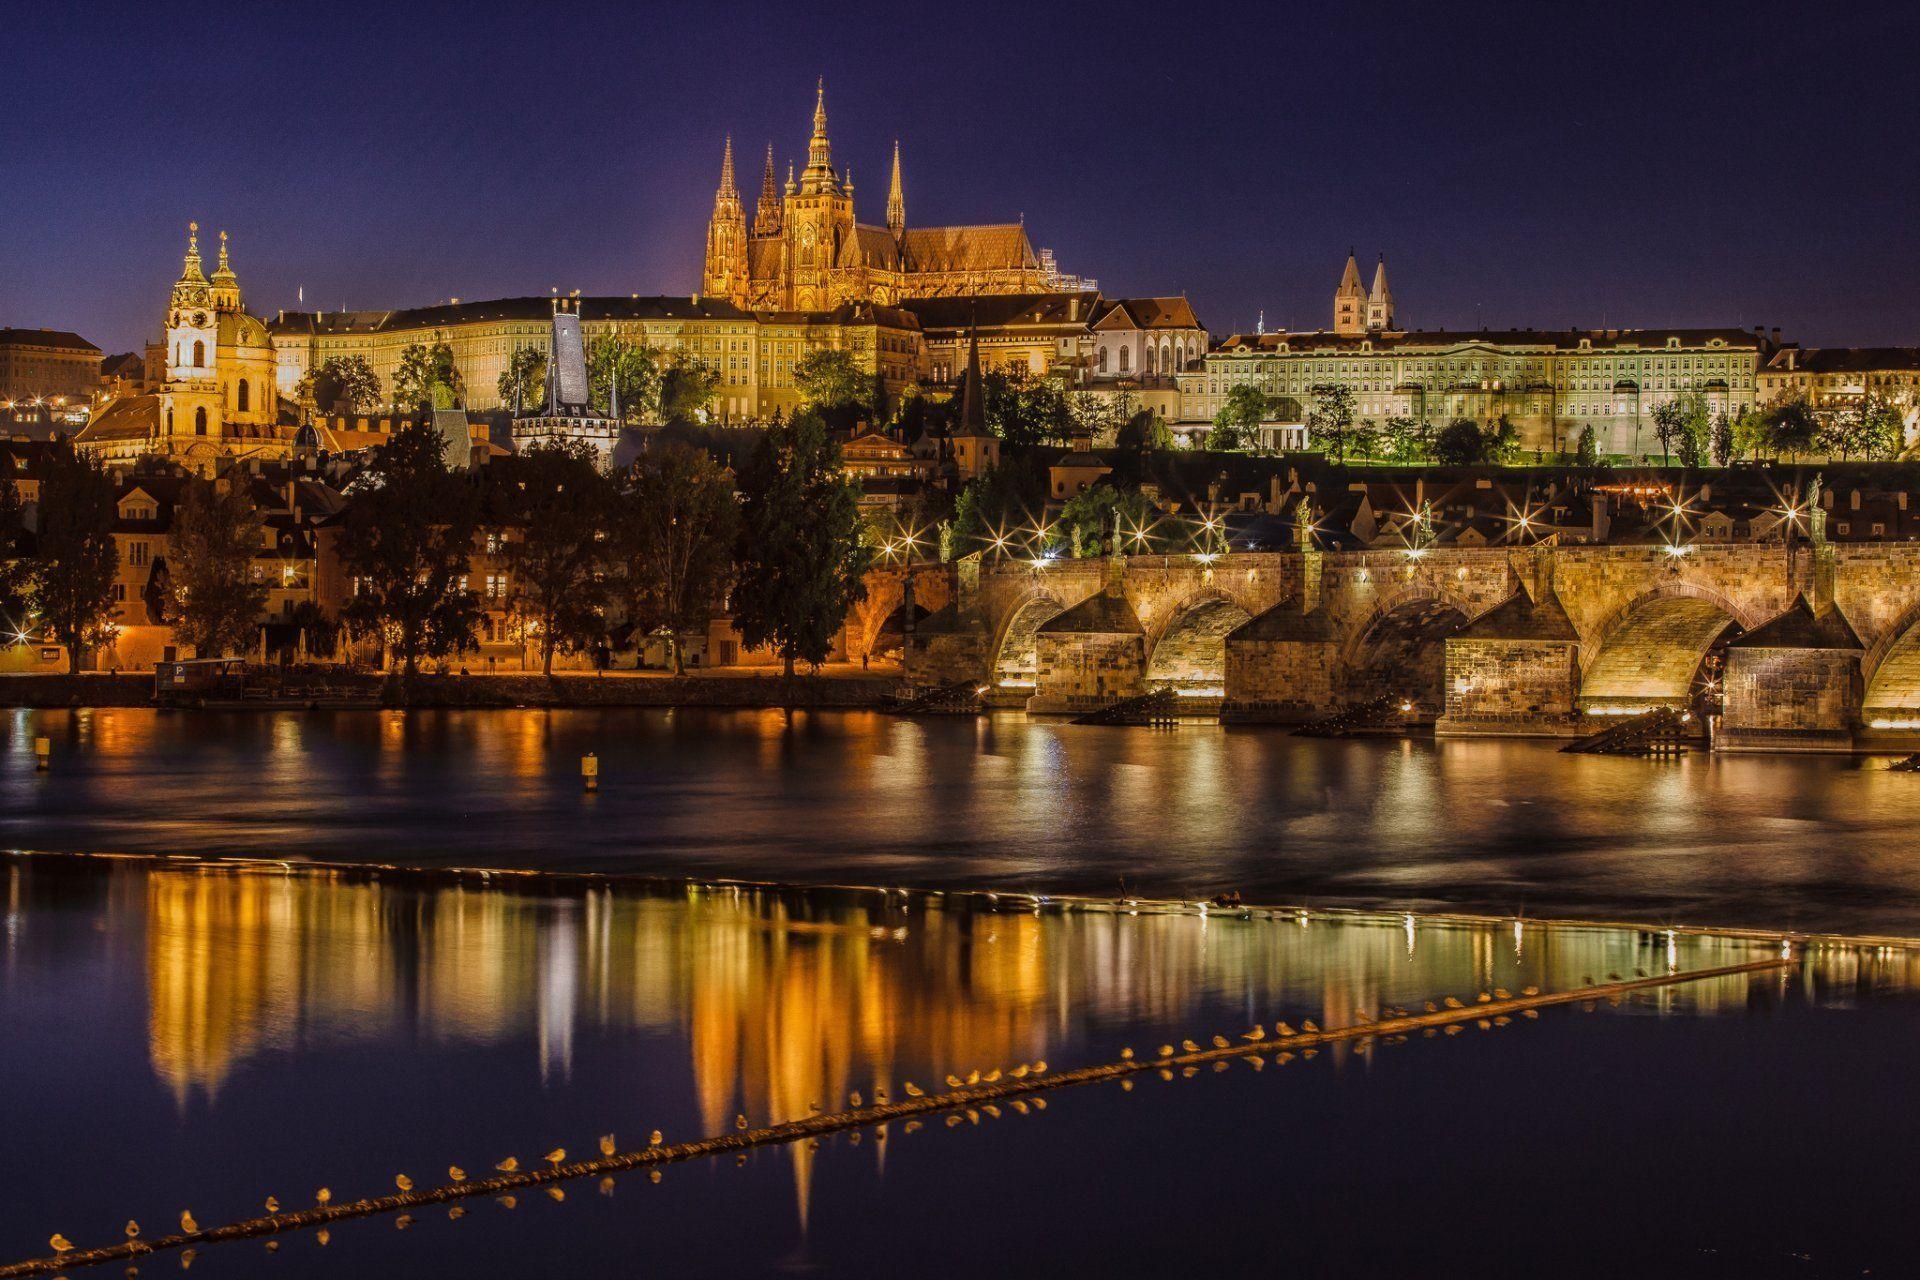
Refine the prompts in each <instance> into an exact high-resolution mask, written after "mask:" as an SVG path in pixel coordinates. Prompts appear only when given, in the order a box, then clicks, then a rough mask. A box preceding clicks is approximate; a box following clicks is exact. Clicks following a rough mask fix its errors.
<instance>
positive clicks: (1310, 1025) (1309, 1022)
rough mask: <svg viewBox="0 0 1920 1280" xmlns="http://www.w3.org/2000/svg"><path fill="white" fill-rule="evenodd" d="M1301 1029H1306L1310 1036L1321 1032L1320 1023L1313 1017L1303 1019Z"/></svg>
mask: <svg viewBox="0 0 1920 1280" xmlns="http://www.w3.org/2000/svg"><path fill="white" fill-rule="evenodd" d="M1300 1029H1301V1030H1302V1031H1305V1032H1306V1033H1307V1034H1308V1035H1310V1036H1316V1035H1319V1034H1320V1025H1319V1024H1318V1023H1316V1022H1315V1021H1314V1020H1313V1019H1312V1018H1306V1019H1303V1020H1302V1021H1301V1023H1300Z"/></svg>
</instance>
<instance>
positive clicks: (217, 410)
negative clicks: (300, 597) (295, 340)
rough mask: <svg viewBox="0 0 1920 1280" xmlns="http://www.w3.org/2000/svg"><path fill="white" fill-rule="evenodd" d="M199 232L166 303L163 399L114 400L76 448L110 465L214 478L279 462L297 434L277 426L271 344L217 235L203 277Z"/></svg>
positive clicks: (191, 237) (193, 231) (192, 227)
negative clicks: (148, 460) (168, 463)
mask: <svg viewBox="0 0 1920 1280" xmlns="http://www.w3.org/2000/svg"><path fill="white" fill-rule="evenodd" d="M199 229H200V228H199V224H198V223H192V224H189V225H188V228H187V254H186V261H185V263H184V265H183V266H182V268H181V271H180V279H179V280H178V281H176V282H175V283H174V286H173V293H172V296H171V297H170V298H169V299H168V305H167V324H166V333H165V336H164V338H163V340H162V343H161V348H162V357H163V358H164V360H165V362H166V365H165V371H164V381H162V382H161V384H160V389H159V390H158V391H157V392H151V393H140V394H133V395H122V396H117V397H115V398H114V399H112V400H109V401H108V402H106V403H105V404H103V405H102V406H100V408H99V409H97V410H96V411H95V412H94V414H93V416H92V417H91V418H90V419H88V421H87V425H86V426H85V427H84V428H82V429H81V431H80V434H79V435H78V436H76V437H75V438H74V443H75V444H76V445H78V446H79V447H80V448H81V449H83V450H86V451H88V452H90V453H93V454H95V455H96V456H98V457H101V458H103V459H106V460H107V461H131V460H133V459H134V458H138V457H142V456H147V455H158V456H160V457H165V458H172V459H175V460H177V461H179V462H181V463H183V464H185V465H186V466H189V467H191V468H193V469H194V470H196V471H200V472H202V473H205V474H211V473H212V472H213V471H215V470H217V469H218V467H219V466H220V465H221V464H222V463H223V462H225V461H226V460H229V459H234V458H280V457H285V456H286V454H287V452H288V451H289V449H290V448H291V445H292V441H293V431H294V427H293V425H292V424H290V423H289V424H282V423H281V421H280V407H279V397H278V395H277V394H276V393H275V389H274V349H273V340H272V339H271V338H270V337H269V336H268V335H267V327H266V326H265V325H264V324H262V323H261V322H260V321H259V320H258V319H257V318H255V317H254V316H251V315H249V314H248V313H247V310H246V307H245V305H244V304H243V302H242V300H241V296H240V281H239V279H238V277H236V276H235V275H234V271H233V264H232V262H231V260H230V259H229V258H228V255H227V233H226V232H224V231H223V232H221V233H220V261H219V264H218V266H217V267H216V268H215V269H214V273H213V276H212V278H211V279H209V278H208V277H207V275H206V274H205V273H204V272H203V271H202V270H201V265H200V237H199Z"/></svg>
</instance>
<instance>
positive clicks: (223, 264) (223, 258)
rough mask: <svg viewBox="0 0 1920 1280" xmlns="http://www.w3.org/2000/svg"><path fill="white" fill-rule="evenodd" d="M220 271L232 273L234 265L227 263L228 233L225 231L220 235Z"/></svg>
mask: <svg viewBox="0 0 1920 1280" xmlns="http://www.w3.org/2000/svg"><path fill="white" fill-rule="evenodd" d="M220 269H221V270H222V271H231V270H232V269H233V267H232V265H231V264H229V263H228V261H227V233H226V232H224V231H222V232H221V233H220Z"/></svg>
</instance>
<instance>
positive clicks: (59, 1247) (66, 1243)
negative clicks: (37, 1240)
mask: <svg viewBox="0 0 1920 1280" xmlns="http://www.w3.org/2000/svg"><path fill="white" fill-rule="evenodd" d="M47 1243H48V1244H50V1245H52V1246H53V1251H54V1252H55V1253H66V1252H68V1251H69V1250H71V1249H72V1248H73V1241H71V1240H69V1239H67V1238H66V1237H65V1236H63V1235H61V1234H60V1233H59V1232H58V1231H56V1232H54V1233H53V1236H52V1238H51V1239H49V1240H48V1241H47Z"/></svg>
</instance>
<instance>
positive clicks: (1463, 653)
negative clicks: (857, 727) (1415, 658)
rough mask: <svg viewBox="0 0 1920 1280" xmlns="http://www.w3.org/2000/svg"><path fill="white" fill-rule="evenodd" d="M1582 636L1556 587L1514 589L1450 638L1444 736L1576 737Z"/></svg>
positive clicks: (1439, 728) (1439, 732)
mask: <svg viewBox="0 0 1920 1280" xmlns="http://www.w3.org/2000/svg"><path fill="white" fill-rule="evenodd" d="M1579 696H1580V636H1579V633H1578V632H1576V631H1575V630H1574V629H1573V623H1572V622H1571V621H1569V620H1568V618H1567V611H1566V610H1565V609H1563V608H1562V607H1561V606H1560V601H1559V600H1558V599H1557V598H1556V597H1555V596H1554V595H1553V593H1552V589H1551V588H1548V589H1547V591H1546V593H1545V594H1544V595H1543V596H1542V597H1541V599H1539V600H1538V601H1536V600H1535V599H1534V598H1533V597H1532V596H1531V595H1529V594H1528V592H1527V591H1526V590H1524V589H1523V590H1521V591H1518V592H1516V593H1514V595H1513V598H1512V599H1510V600H1508V601H1507V602H1506V603H1505V604H1501V605H1496V606H1495V607H1494V608H1492V609H1490V610H1489V611H1487V612H1486V613H1484V614H1482V615H1480V617H1479V618H1477V619H1475V620H1474V621H1473V622H1470V623H1468V624H1467V625H1466V626H1465V627H1463V628H1461V629H1460V630H1459V631H1457V632H1455V633H1454V634H1453V635H1452V636H1449V637H1448V638H1447V674H1446V710H1445V712H1444V713H1443V714H1442V715H1441V717H1440V719H1439V720H1438V721H1437V722H1436V723H1435V725H1434V733H1435V735H1436V736H1439V737H1503V736H1511V737H1576V736H1578V735H1579V734H1580V732H1581V725H1580V714H1579V710H1578V705H1577V704H1578V699H1579Z"/></svg>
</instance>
